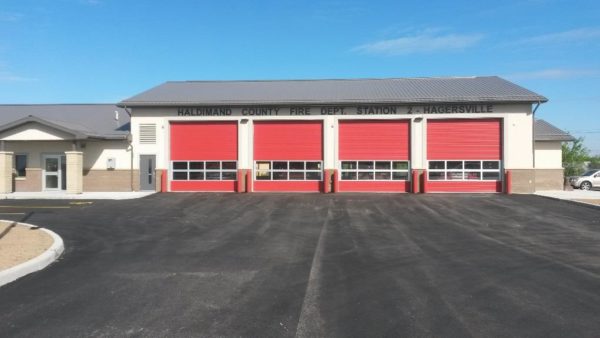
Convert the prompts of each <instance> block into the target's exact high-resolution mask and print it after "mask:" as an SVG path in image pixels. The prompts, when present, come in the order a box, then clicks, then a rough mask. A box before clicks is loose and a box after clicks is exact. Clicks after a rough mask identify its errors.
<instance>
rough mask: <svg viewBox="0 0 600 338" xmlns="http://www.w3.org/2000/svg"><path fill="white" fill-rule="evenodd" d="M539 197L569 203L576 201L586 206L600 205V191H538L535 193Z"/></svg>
mask: <svg viewBox="0 0 600 338" xmlns="http://www.w3.org/2000/svg"><path fill="white" fill-rule="evenodd" d="M535 194H536V195H539V196H544V197H550V198H556V199H561V200H567V201H575V202H580V203H586V204H593V205H600V190H579V189H575V190H571V191H564V190H551V191H538V192H536V193H535Z"/></svg>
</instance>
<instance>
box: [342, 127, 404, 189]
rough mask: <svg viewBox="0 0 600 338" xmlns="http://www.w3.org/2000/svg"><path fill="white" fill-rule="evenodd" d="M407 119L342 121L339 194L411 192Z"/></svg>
mask: <svg viewBox="0 0 600 338" xmlns="http://www.w3.org/2000/svg"><path fill="white" fill-rule="evenodd" d="M409 154H410V124H409V121H408V120H402V121H399V120H377V121H365V120H362V121H357V120H346V121H340V122H339V159H340V168H341V170H340V181H339V190H340V191H381V192H407V191H409V189H410V182H409V178H410V175H409V168H410V165H409V160H410V155H409Z"/></svg>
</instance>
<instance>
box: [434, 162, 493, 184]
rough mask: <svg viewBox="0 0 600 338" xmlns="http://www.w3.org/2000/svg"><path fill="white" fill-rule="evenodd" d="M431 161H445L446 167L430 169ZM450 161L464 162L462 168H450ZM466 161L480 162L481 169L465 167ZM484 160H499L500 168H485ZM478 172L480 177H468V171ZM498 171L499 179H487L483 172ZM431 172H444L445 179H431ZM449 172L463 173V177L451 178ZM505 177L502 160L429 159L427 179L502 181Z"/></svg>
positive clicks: (437, 180) (436, 180) (444, 180)
mask: <svg viewBox="0 0 600 338" xmlns="http://www.w3.org/2000/svg"><path fill="white" fill-rule="evenodd" d="M431 162H444V169H429V165H430V163H431ZM448 162H462V169H448ZM465 162H479V169H465ZM483 162H497V163H498V169H483ZM468 172H478V173H479V179H477V180H475V179H470V180H469V179H466V178H465V177H466V175H465V174H466V173H468ZM486 172H488V173H498V179H486V178H484V177H483V173H486ZM431 173H444V179H442V180H440V179H431ZM448 173H461V175H462V178H461V179H455V180H449V179H448ZM503 179H504V177H503V173H502V160H429V161H427V180H428V181H431V182H481V181H483V182H500V181H502V180H503Z"/></svg>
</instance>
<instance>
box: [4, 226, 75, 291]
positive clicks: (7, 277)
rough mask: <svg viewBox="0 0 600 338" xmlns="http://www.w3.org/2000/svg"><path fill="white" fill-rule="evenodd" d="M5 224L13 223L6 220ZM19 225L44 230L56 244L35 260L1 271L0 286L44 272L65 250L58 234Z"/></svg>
mask: <svg viewBox="0 0 600 338" xmlns="http://www.w3.org/2000/svg"><path fill="white" fill-rule="evenodd" d="M4 222H13V221H8V220H4ZM17 224H19V225H24V226H27V227H30V228H38V229H39V230H42V231H44V232H46V233H47V234H48V235H50V237H52V239H53V240H54V242H53V243H52V245H51V246H50V247H49V248H48V249H47V250H46V251H44V252H43V253H42V254H41V255H39V256H37V257H35V258H32V259H30V260H28V261H27V262H24V263H21V264H19V265H17V266H13V267H12V268H8V269H6V270H2V271H0V286H2V285H5V284H8V283H10V282H12V281H15V280H17V279H19V278H21V277H23V276H26V275H28V274H30V273H32V272H36V271H39V270H42V269H43V268H45V267H47V266H48V265H50V264H51V263H52V262H54V261H55V260H57V259H58V257H60V255H61V254H62V253H63V251H64V250H65V245H64V242H63V240H62V238H60V236H59V235H57V234H56V233H54V232H53V231H50V230H48V229H44V228H39V227H38V226H37V225H32V224H28V223H17Z"/></svg>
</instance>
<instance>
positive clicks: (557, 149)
mask: <svg viewBox="0 0 600 338" xmlns="http://www.w3.org/2000/svg"><path fill="white" fill-rule="evenodd" d="M535 168H536V169H562V148H561V142H560V141H537V142H535Z"/></svg>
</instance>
